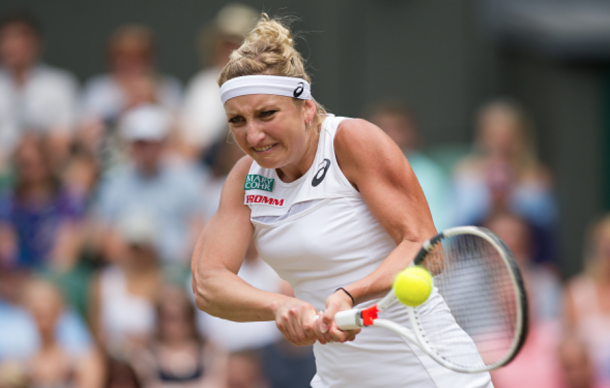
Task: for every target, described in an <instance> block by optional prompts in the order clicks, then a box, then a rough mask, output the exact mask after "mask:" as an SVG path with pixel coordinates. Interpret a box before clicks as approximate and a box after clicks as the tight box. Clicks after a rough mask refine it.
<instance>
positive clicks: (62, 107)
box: [0, 12, 78, 166]
mask: <svg viewBox="0 0 610 388" xmlns="http://www.w3.org/2000/svg"><path fill="white" fill-rule="evenodd" d="M41 40H42V36H41V28H40V24H39V23H38V21H37V20H36V18H35V17H34V16H33V15H31V14H30V13H27V12H13V13H8V14H6V15H4V16H3V17H2V18H1V19H0V63H1V65H2V66H1V67H0V166H1V165H2V164H3V163H4V161H5V160H6V158H7V157H8V156H9V155H11V154H12V152H13V147H15V145H16V144H17V143H18V142H19V139H20V138H21V136H22V135H23V134H24V133H26V132H31V133H35V134H37V135H45V136H47V137H48V138H49V141H50V142H51V143H52V144H53V147H52V148H51V149H52V151H53V155H52V156H53V158H52V161H53V162H54V163H55V164H59V163H62V162H63V161H64V158H65V156H66V152H67V150H68V145H69V142H70V140H71V137H72V133H73V130H74V124H75V116H76V98H77V93H78V90H77V88H78V84H77V81H76V78H75V77H74V76H72V74H69V73H67V72H66V71H64V70H59V69H56V68H54V67H51V66H49V65H46V64H44V63H43V62H41V60H40V54H41V43H42V42H41Z"/></svg>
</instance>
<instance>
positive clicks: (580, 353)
mask: <svg viewBox="0 0 610 388" xmlns="http://www.w3.org/2000/svg"><path fill="white" fill-rule="evenodd" d="M558 353H559V354H558V358H559V361H560V364H561V371H562V379H563V385H561V386H560V387H562V388H607V387H608V385H599V384H596V383H595V379H594V376H593V365H592V363H591V357H590V356H589V354H588V351H587V348H586V346H585V344H584V343H583V342H582V341H581V340H580V339H579V338H577V337H575V336H572V335H568V336H567V337H566V338H564V339H563V341H562V342H561V345H560V346H559V349H558Z"/></svg>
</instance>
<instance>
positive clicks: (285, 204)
mask: <svg viewBox="0 0 610 388" xmlns="http://www.w3.org/2000/svg"><path fill="white" fill-rule="evenodd" d="M293 45H294V42H293V39H292V36H291V33H290V31H289V30H288V29H287V28H286V27H285V26H284V25H283V24H281V22H278V21H276V20H270V19H269V18H268V17H267V16H266V15H265V14H263V17H262V18H261V20H260V21H259V23H258V24H257V26H256V28H255V29H254V30H253V31H252V32H251V33H250V34H249V36H248V37H247V39H246V41H245V42H244V44H243V45H242V46H241V47H240V48H239V49H238V50H236V51H234V52H233V54H232V55H231V59H230V62H229V63H228V64H227V65H226V66H225V68H224V69H223V71H222V73H221V75H220V77H219V85H220V86H221V99H222V102H223V104H224V108H225V111H226V114H227V118H228V122H229V127H230V130H231V133H232V135H233V136H234V138H235V140H236V141H237V143H238V144H239V146H240V147H241V148H242V149H243V150H244V152H245V153H246V154H247V156H245V157H244V158H243V159H241V160H240V161H239V162H238V163H237V164H236V165H235V167H234V168H233V170H232V171H231V173H230V174H229V177H228V178H227V181H226V183H225V186H224V189H223V193H222V197H221V201H220V207H219V209H218V211H217V213H216V214H215V215H214V216H213V217H212V219H211V220H210V222H209V223H208V224H207V226H206V228H205V230H204V231H203V233H202V235H201V237H200V239H199V241H198V243H197V246H196V248H195V252H194V254H193V265H192V270H193V277H194V283H193V291H194V293H195V296H196V301H197V306H198V307H199V308H200V309H202V310H204V311H206V312H208V313H210V314H212V315H216V316H218V317H221V318H225V319H229V320H234V321H264V320H275V322H276V324H277V327H278V328H279V330H280V331H281V332H282V334H283V335H284V336H285V337H286V338H287V339H288V340H289V341H290V342H292V343H293V344H295V345H309V344H314V343H315V345H314V353H315V356H316V365H317V375H316V376H315V377H314V379H313V380H312V382H311V385H312V387H315V388H318V387H384V388H387V387H418V388H424V387H460V388H475V387H477V388H478V387H491V386H492V385H491V382H490V378H489V374H488V373H480V374H460V373H456V372H453V371H450V370H448V369H445V368H443V367H441V366H440V365H438V364H437V363H436V362H435V361H433V360H432V359H431V358H430V357H428V356H426V355H425V354H424V353H423V352H422V351H421V350H419V348H417V347H416V346H413V345H410V344H407V343H405V342H404V341H403V340H402V339H401V338H400V337H398V336H395V335H392V334H388V333H387V332H384V330H383V329H381V330H375V329H371V330H365V331H363V332H362V333H360V332H359V330H354V331H341V330H339V329H338V328H337V326H336V324H335V323H334V322H333V317H334V315H335V313H336V312H337V311H341V310H347V309H351V308H352V307H353V306H354V305H358V307H366V306H369V305H372V304H374V303H375V301H376V299H378V298H379V297H381V296H383V295H385V294H386V293H387V292H388V291H389V290H390V288H391V285H392V281H393V279H394V277H395V275H396V274H397V273H398V272H399V271H400V270H402V269H404V268H405V267H407V266H408V265H409V263H410V261H411V260H412V258H413V257H414V256H415V254H416V253H417V251H418V250H419V248H420V247H421V244H422V242H423V241H425V240H426V239H427V238H429V237H431V236H433V235H435V234H436V230H435V227H434V224H433V222H432V218H431V215H430V211H429V209H428V205H427V203H426V199H425V197H424V195H423V193H422V190H421V188H420V186H419V184H418V181H417V178H416V177H415V175H414V174H413V171H412V170H411V167H410V166H409V163H408V162H407V160H406V159H405V157H404V156H403V154H402V152H401V151H400V149H399V148H398V147H397V146H396V145H395V144H394V143H393V142H392V140H390V138H389V137H387V136H386V135H385V134H384V132H383V131H382V130H381V129H379V128H378V127H376V126H374V125H373V124H370V123H368V122H366V121H363V120H356V119H348V118H343V117H336V116H334V115H331V114H328V113H326V112H325V110H324V109H323V108H322V106H320V105H319V104H318V103H316V101H315V100H314V99H313V97H312V95H311V87H310V77H309V76H308V75H307V73H306V72H305V70H304V65H303V59H302V57H301V55H300V54H299V53H298V52H297V51H296V50H295V49H294V47H293ZM252 239H254V242H255V244H256V247H257V249H258V252H259V254H260V255H261V257H262V258H263V259H264V260H265V261H267V262H268V263H269V264H270V265H271V266H272V267H273V268H274V269H275V270H276V271H277V272H278V274H279V275H280V276H282V277H283V278H284V279H286V280H287V281H288V282H289V283H290V284H291V285H292V287H293V289H294V292H295V297H294V298H291V297H287V296H284V295H279V294H274V293H270V292H265V291H261V290H258V289H255V288H253V287H251V286H250V285H248V284H247V283H245V282H244V281H242V280H240V278H239V277H237V275H236V273H237V271H238V270H239V268H240V266H241V264H242V260H243V257H244V256H245V254H246V250H247V248H248V245H249V244H250V242H251V240H252ZM426 305H429V306H430V307H429V310H430V314H433V313H434V310H435V309H436V308H438V306H441V307H442V305H443V304H442V303H438V300H437V299H435V298H434V296H433V297H431V299H430V300H429V302H427V303H426ZM322 310H324V312H323V313H322V312H321V313H319V311H322ZM390 310H391V309H390ZM392 314H393V316H392V319H393V320H398V321H400V320H403V321H404V320H406V319H407V314H406V312H405V311H404V309H400V308H398V309H395V311H393V312H392V311H390V312H389V315H392ZM451 329H452V328H450V327H449V328H447V330H451Z"/></svg>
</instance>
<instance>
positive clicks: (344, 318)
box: [335, 309, 362, 330]
mask: <svg viewBox="0 0 610 388" xmlns="http://www.w3.org/2000/svg"><path fill="white" fill-rule="evenodd" d="M335 323H336V324H337V327H338V328H339V329H342V330H354V329H358V328H359V327H362V318H361V315H360V310H359V309H351V310H343V311H339V312H338V313H336V314H335Z"/></svg>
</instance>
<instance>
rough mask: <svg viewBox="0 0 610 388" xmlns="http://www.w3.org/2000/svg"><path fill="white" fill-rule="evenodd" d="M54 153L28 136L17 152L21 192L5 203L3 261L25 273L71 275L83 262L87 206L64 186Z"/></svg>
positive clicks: (0, 219) (0, 227)
mask: <svg viewBox="0 0 610 388" xmlns="http://www.w3.org/2000/svg"><path fill="white" fill-rule="evenodd" d="M49 147H50V146H49V145H48V144H47V143H46V142H45V141H44V140H43V139H40V138H38V137H30V136H27V137H24V138H23V139H22V140H21V142H20V144H19V146H18V147H17V149H16V151H15V156H14V166H15V186H14V188H13V190H12V191H11V192H9V193H4V195H2V196H1V197H0V236H2V239H3V240H4V241H3V242H2V243H0V245H2V249H0V256H1V257H0V258H2V260H4V261H5V262H6V261H12V262H13V263H14V264H16V265H18V266H20V267H24V268H30V269H33V268H38V269H40V268H44V267H48V268H50V269H54V270H60V271H66V270H68V269H70V268H72V266H73V265H74V264H75V263H76V261H77V259H78V254H79V251H80V244H81V239H82V236H81V233H80V228H81V225H82V221H83V217H84V202H83V200H82V198H80V197H78V196H77V195H74V194H73V193H70V192H68V191H67V190H66V189H65V188H64V187H63V186H62V184H61V181H60V180H59V178H58V177H57V175H56V174H55V172H54V171H53V169H52V164H51V163H50V162H49V152H48V148H49ZM11 241H12V242H11Z"/></svg>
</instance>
